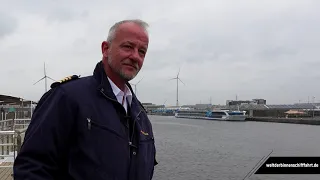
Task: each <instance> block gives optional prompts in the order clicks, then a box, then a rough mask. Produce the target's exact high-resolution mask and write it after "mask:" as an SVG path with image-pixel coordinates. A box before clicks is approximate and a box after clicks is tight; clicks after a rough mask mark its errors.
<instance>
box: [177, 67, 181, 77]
mask: <svg viewBox="0 0 320 180" xmlns="http://www.w3.org/2000/svg"><path fill="white" fill-rule="evenodd" d="M179 74H180V68H179V71H178V74H177V77H179Z"/></svg>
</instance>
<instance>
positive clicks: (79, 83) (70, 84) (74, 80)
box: [50, 75, 92, 90]
mask: <svg viewBox="0 0 320 180" xmlns="http://www.w3.org/2000/svg"><path fill="white" fill-rule="evenodd" d="M91 81H92V76H86V77H80V75H70V76H67V77H65V78H62V79H61V80H60V81H56V82H54V83H52V84H51V86H50V87H51V89H57V88H63V89H65V90H68V89H74V88H77V89H78V88H80V87H83V86H86V84H88V83H90V82H91ZM78 90H80V89H78Z"/></svg>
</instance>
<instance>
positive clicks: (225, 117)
mask: <svg viewBox="0 0 320 180" xmlns="http://www.w3.org/2000/svg"><path fill="white" fill-rule="evenodd" d="M175 117H176V118H188V119H206V120H216V121H245V120H246V118H247V115H242V114H237V115H229V114H227V113H226V114H225V115H222V116H219V117H208V116H206V115H195V114H185V113H183V114H179V113H176V114H175Z"/></svg>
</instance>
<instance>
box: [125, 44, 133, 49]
mask: <svg viewBox="0 0 320 180" xmlns="http://www.w3.org/2000/svg"><path fill="white" fill-rule="evenodd" d="M123 47H125V48H128V49H131V48H132V46H130V45H124V46H123Z"/></svg>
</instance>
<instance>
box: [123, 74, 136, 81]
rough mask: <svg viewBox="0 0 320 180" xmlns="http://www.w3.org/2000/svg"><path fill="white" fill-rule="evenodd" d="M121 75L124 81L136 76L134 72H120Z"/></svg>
mask: <svg viewBox="0 0 320 180" xmlns="http://www.w3.org/2000/svg"><path fill="white" fill-rule="evenodd" d="M121 77H122V78H123V79H124V80H126V81H131V80H132V79H133V78H135V77H136V74H134V75H133V74H130V75H129V74H122V75H121Z"/></svg>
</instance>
